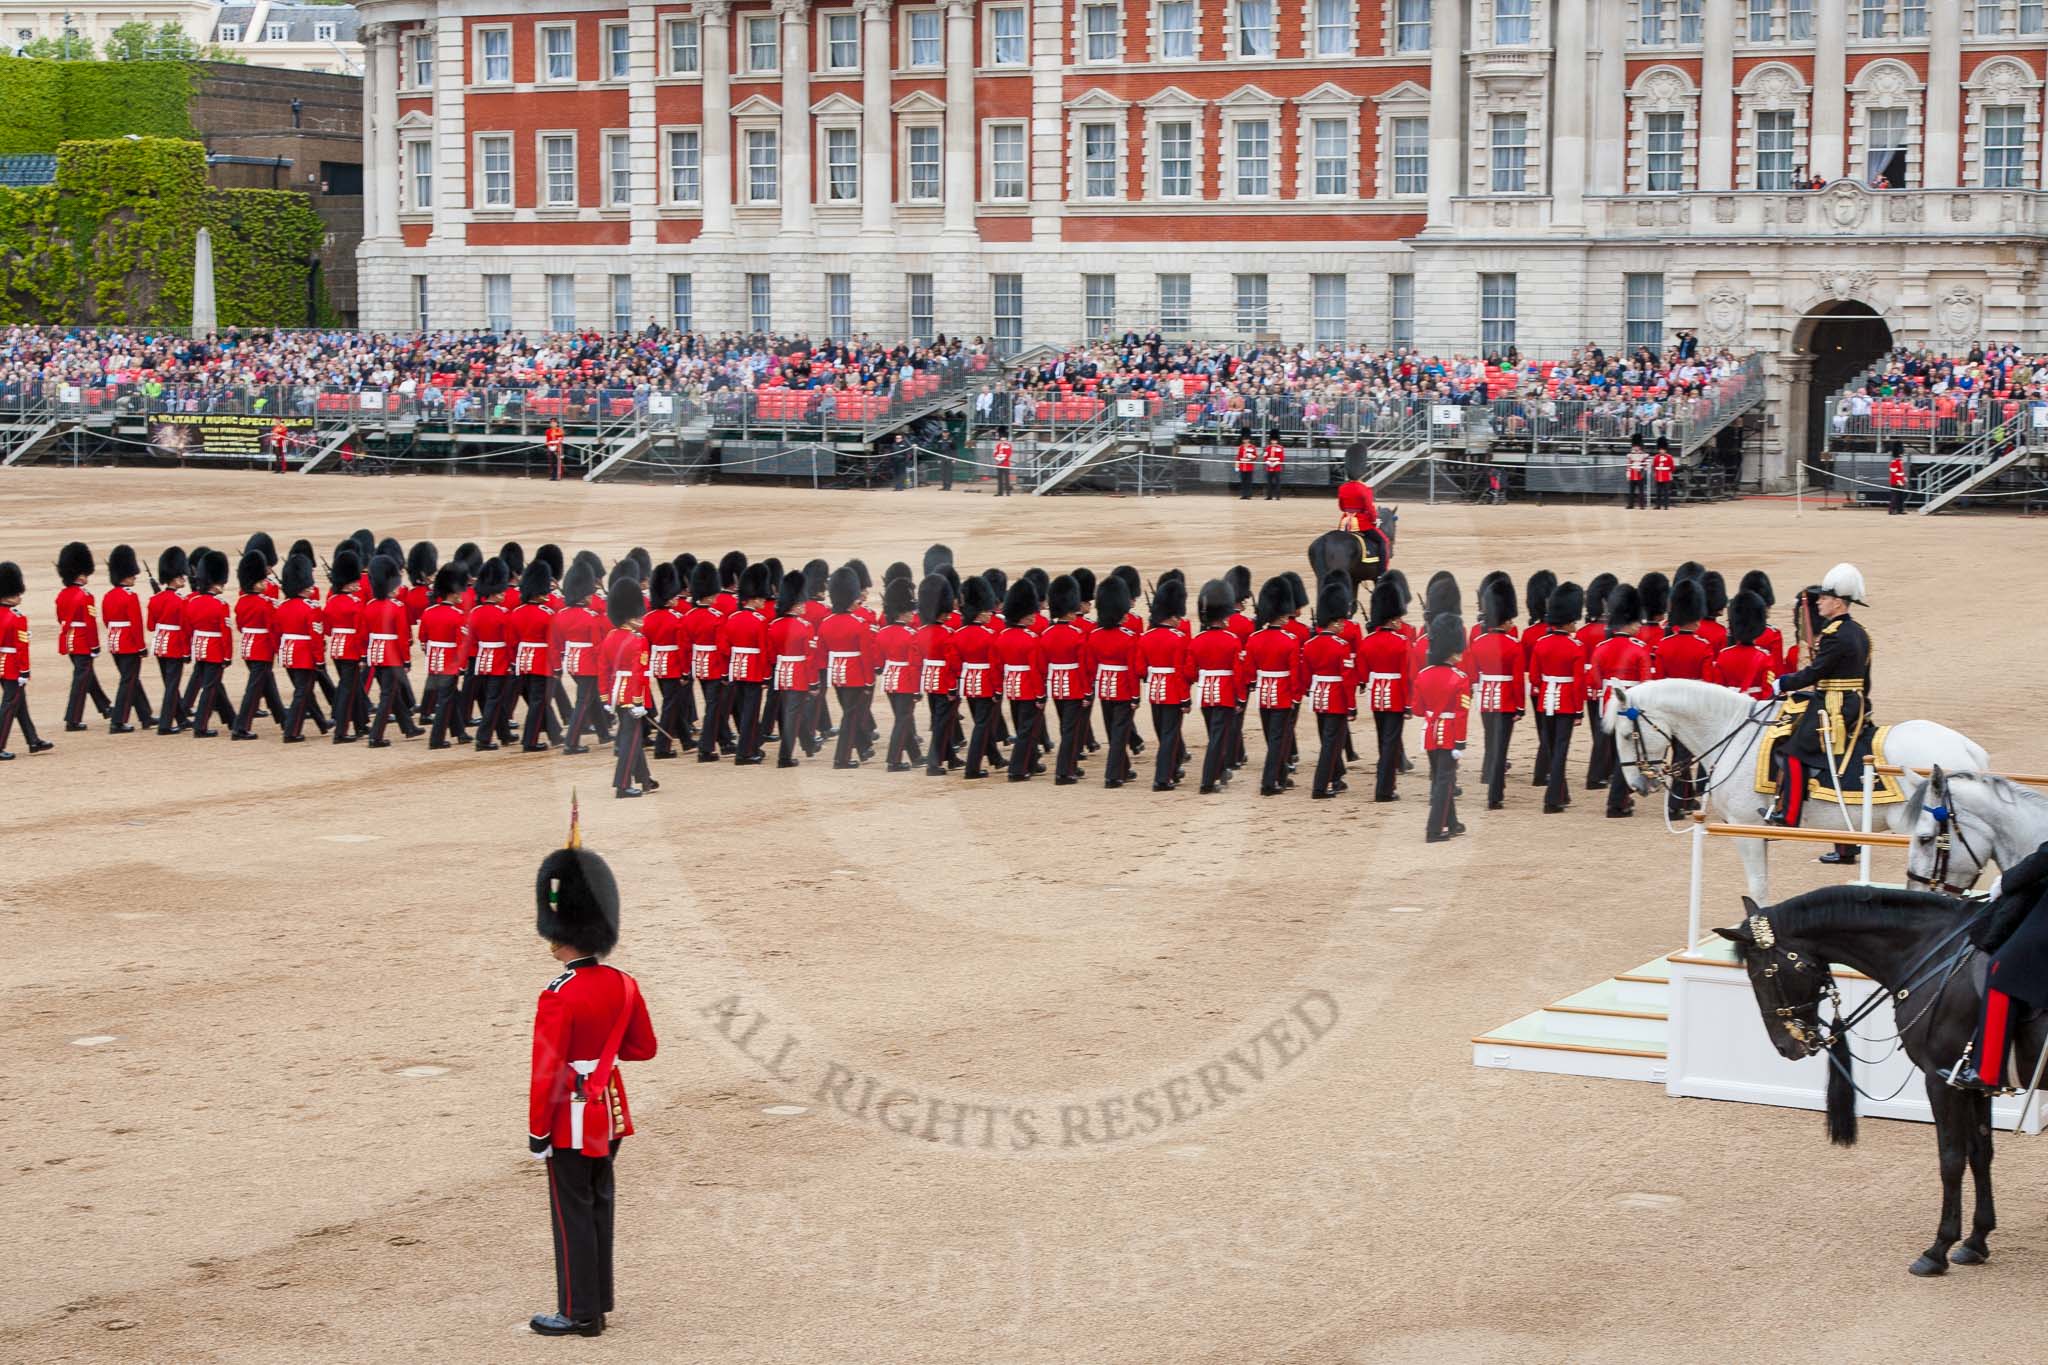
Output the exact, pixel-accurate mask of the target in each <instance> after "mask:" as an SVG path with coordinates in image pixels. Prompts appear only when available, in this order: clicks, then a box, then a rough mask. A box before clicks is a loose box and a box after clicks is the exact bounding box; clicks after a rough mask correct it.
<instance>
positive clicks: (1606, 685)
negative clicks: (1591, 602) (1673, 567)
mask: <svg viewBox="0 0 2048 1365" xmlns="http://www.w3.org/2000/svg"><path fill="white" fill-rule="evenodd" d="M1642 624H1643V599H1642V594H1641V593H1640V592H1638V591H1637V590H1636V588H1635V586H1634V585H1633V584H1629V583H1621V584H1618V585H1616V587H1615V589H1614V591H1613V592H1611V593H1609V594H1608V595H1607V638H1606V639H1604V640H1602V641H1601V642H1600V643H1599V645H1598V646H1597V647H1595V649H1594V650H1593V657H1592V659H1591V660H1590V661H1589V662H1588V664H1587V667H1586V687H1587V692H1588V695H1587V698H1586V704H1587V709H1589V710H1590V711H1592V712H1593V714H1594V716H1595V717H1596V719H1595V720H1594V727H1595V728H1594V731H1593V761H1592V763H1591V765H1590V766H1588V768H1587V770H1586V785H1587V787H1588V788H1590V789H1593V790H1598V789H1599V788H1600V787H1603V786H1604V787H1606V788H1607V818H1608V819H1610V820H1622V819H1626V818H1627V817H1629V816H1631V815H1634V814H1635V813H1636V803H1635V801H1634V799H1633V798H1632V797H1630V796H1629V788H1628V782H1627V780H1626V779H1624V778H1623V777H1622V775H1621V764H1620V763H1619V762H1618V761H1617V759H1616V753H1615V747H1614V736H1613V735H1612V734H1610V733H1608V730H1607V727H1606V726H1605V725H1602V724H1600V722H1599V720H1598V719H1597V718H1598V717H1599V716H1600V714H1601V713H1602V712H1603V711H1604V710H1605V708H1606V705H1607V694H1608V692H1609V691H1610V690H1611V689H1613V688H1614V687H1616V686H1617V685H1619V686H1626V685H1627V684H1629V683H1639V682H1648V681H1649V680H1650V678H1651V677H1652V676H1653V675H1654V673H1655V671H1656V669H1655V662H1654V660H1653V658H1652V656H1651V654H1650V647H1649V646H1648V645H1646V644H1644V643H1643V642H1642V640H1640V639H1639V638H1637V635H1636V632H1637V631H1638V630H1639V629H1641V628H1642Z"/></svg>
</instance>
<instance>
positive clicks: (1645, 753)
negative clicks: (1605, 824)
mask: <svg viewBox="0 0 2048 1365" xmlns="http://www.w3.org/2000/svg"><path fill="white" fill-rule="evenodd" d="M1622 702H1623V705H1622V708H1621V710H1620V711H1618V712H1616V713H1615V714H1616V715H1618V716H1619V717H1621V718H1622V719H1624V720H1626V721H1627V722H1628V723H1629V739H1630V741H1631V742H1632V743H1633V744H1634V745H1635V751H1636V756H1635V757H1634V758H1620V757H1617V758H1616V760H1615V764H1616V766H1617V767H1621V768H1634V769H1635V770H1636V771H1637V772H1639V773H1641V774H1643V777H1644V779H1645V780H1646V781H1647V782H1648V783H1649V784H1650V786H1649V789H1650V790H1651V791H1656V790H1658V789H1659V788H1661V787H1675V785H1676V784H1675V779H1674V778H1673V775H1672V770H1673V768H1674V767H1675V766H1676V765H1675V764H1674V763H1673V762H1672V758H1671V756H1672V755H1674V754H1676V753H1677V752H1678V741H1677V740H1676V739H1675V738H1673V737H1672V734H1671V732H1670V731H1669V730H1666V729H1665V728H1664V727H1663V726H1661V725H1659V724H1658V723H1657V722H1656V721H1654V720H1651V719H1650V718H1649V717H1648V716H1646V715H1644V714H1643V708H1642V707H1640V706H1634V705H1630V704H1628V699H1627V696H1626V694H1624V696H1623V698H1622ZM1760 715H1761V708H1752V709H1751V711H1750V713H1749V716H1748V717H1747V718H1746V719H1745V720H1744V721H1743V722H1742V724H1740V725H1738V726H1736V727H1735V728H1734V729H1733V730H1730V731H1729V732H1728V733H1727V734H1725V735H1723V736H1721V738H1719V739H1717V740H1715V741H1714V742H1713V743H1712V744H1710V745H1708V746H1707V747H1706V749H1705V750H1703V751H1702V752H1700V753H1697V754H1694V755H1693V756H1692V765H1693V767H1694V768H1695V769H1697V770H1699V771H1701V772H1712V771H1713V770H1714V760H1715V758H1716V756H1717V755H1719V754H1720V752H1721V751H1722V750H1723V749H1726V748H1727V747H1728V746H1729V745H1730V744H1733V743H1734V742H1735V741H1736V740H1737V739H1738V738H1740V737H1741V736H1742V734H1743V732H1744V731H1746V730H1748V729H1749V727H1750V726H1752V725H1759V724H1761V723H1762V722H1761V720H1760V719H1759V717H1760ZM1645 725H1648V726H1649V727H1650V728H1651V729H1652V730H1655V731H1656V732H1657V733H1658V734H1660V735H1662V736H1663V737H1664V754H1665V758H1664V761H1663V762H1662V763H1651V762H1650V760H1649V748H1648V746H1647V745H1645V744H1644V743H1643V727H1644V726H1645ZM1619 747H1620V746H1619V745H1617V746H1616V749H1617V751H1618V750H1619ZM1721 780H1722V781H1723V782H1725V781H1727V780H1728V779H1727V778H1725V777H1724V778H1722V779H1721ZM1688 785H1689V786H1691V787H1692V788H1693V790H1691V791H1684V792H1679V793H1678V795H1679V796H1680V797H1682V798H1684V799H1686V800H1690V801H1698V800H1700V799H1702V798H1704V797H1705V796H1706V795H1707V794H1708V793H1709V792H1711V791H1713V790H1714V788H1715V787H1717V786H1719V785H1720V783H1718V782H1704V783H1703V781H1702V779H1699V778H1693V779H1691V781H1690V782H1689V783H1688Z"/></svg>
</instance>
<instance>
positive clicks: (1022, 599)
mask: <svg viewBox="0 0 2048 1365" xmlns="http://www.w3.org/2000/svg"><path fill="white" fill-rule="evenodd" d="M1036 615H1038V589H1036V588H1034V587H1032V586H1031V584H1030V583H1028V582H1026V581H1025V580H1024V579H1021V578H1020V579H1018V580H1017V581H1016V582H1015V583H1012V584H1011V585H1010V591H1009V593H1008V595H1007V596H1005V597H1004V598H1003V619H1004V620H1005V621H1008V622H1009V623H1010V624H1011V625H1013V626H1021V625H1023V624H1024V623H1025V622H1026V621H1029V620H1030V619H1031V618H1032V617H1034V616H1036Z"/></svg>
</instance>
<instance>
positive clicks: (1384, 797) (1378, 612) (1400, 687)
mask: <svg viewBox="0 0 2048 1365" xmlns="http://www.w3.org/2000/svg"><path fill="white" fill-rule="evenodd" d="M1407 615H1408V598H1407V595H1406V594H1405V593H1403V592H1402V591H1401V586H1400V584H1398V583H1395V582H1392V581H1390V580H1389V579H1388V578H1385V577H1382V578H1381V579H1380V580H1379V581H1378V582H1376V583H1374V584H1373V586H1372V599H1371V601H1370V602H1369V603H1368V604H1367V608H1366V622H1365V624H1366V632H1365V635H1364V636H1363V637H1362V638H1361V639H1360V640H1359V642H1358V649H1357V674H1358V685H1359V688H1360V689H1361V690H1362V691H1363V692H1364V694H1365V708H1366V710H1368V711H1370V712H1371V713H1372V724H1373V737H1374V739H1375V740H1376V741H1377V748H1378V752H1377V755H1376V759H1375V768H1374V772H1373V788H1372V799H1373V800H1375V801H1399V800H1400V799H1401V797H1400V794H1399V793H1397V792H1396V791H1395V790H1394V782H1395V779H1396V778H1398V777H1399V776H1400V774H1401V759H1402V756H1403V753H1404V751H1405V746H1404V745H1403V743H1402V737H1401V729H1402V725H1403V723H1404V722H1405V721H1406V720H1407V718H1408V703H1409V685H1410V684H1411V683H1412V681H1413V680H1414V675H1415V669H1414V662H1413V659H1412V658H1411V657H1410V653H1409V650H1410V645H1409V642H1408V637H1407V634H1406V633H1405V632H1404V631H1403V630H1402V626H1403V624H1404V623H1405V620H1404V618H1406V617H1407Z"/></svg>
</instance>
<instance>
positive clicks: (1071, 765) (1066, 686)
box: [1038, 574, 1092, 787]
mask: <svg viewBox="0 0 2048 1365" xmlns="http://www.w3.org/2000/svg"><path fill="white" fill-rule="evenodd" d="M1082 606H1083V597H1082V592H1081V583H1080V580H1079V579H1077V578H1076V577H1075V576H1074V575H1072V574H1061V575H1060V576H1059V577H1058V578H1055V579H1053V580H1052V583H1051V585H1050V586H1049V587H1048V588H1047V589H1046V598H1045V610H1046V613H1047V614H1048V615H1049V616H1050V617H1051V618H1052V620H1051V623H1050V624H1048V625H1047V626H1046V628H1045V630H1044V631H1043V632H1042V633H1041V634H1040V635H1039V637H1038V644H1039V648H1040V649H1041V650H1042V651H1043V652H1044V654H1045V694H1046V699H1047V700H1048V701H1050V702H1051V703H1052V706H1053V709H1054V710H1055V711H1056V712H1058V714H1059V722H1060V745H1059V755H1058V757H1057V758H1056V759H1054V761H1053V784H1054V785H1055V786H1060V787H1071V786H1073V785H1074V784H1075V783H1076V782H1079V781H1080V780H1081V779H1082V778H1084V777H1086V776H1087V775H1088V774H1087V773H1085V772H1082V771H1081V750H1082V748H1083V746H1084V744H1085V736H1086V734H1087V731H1088V692H1089V680H1090V678H1091V676H1092V674H1091V673H1090V672H1089V670H1088V669H1086V668H1085V667H1084V666H1083V656H1084V654H1085V653H1086V652H1087V648H1088V635H1089V629H1088V624H1087V622H1085V621H1084V620H1083V619H1082V618H1081V609H1082Z"/></svg>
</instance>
